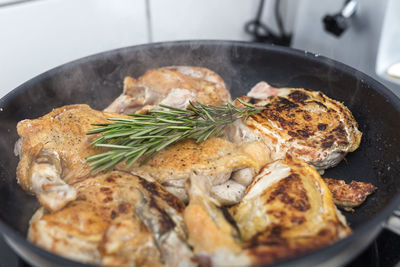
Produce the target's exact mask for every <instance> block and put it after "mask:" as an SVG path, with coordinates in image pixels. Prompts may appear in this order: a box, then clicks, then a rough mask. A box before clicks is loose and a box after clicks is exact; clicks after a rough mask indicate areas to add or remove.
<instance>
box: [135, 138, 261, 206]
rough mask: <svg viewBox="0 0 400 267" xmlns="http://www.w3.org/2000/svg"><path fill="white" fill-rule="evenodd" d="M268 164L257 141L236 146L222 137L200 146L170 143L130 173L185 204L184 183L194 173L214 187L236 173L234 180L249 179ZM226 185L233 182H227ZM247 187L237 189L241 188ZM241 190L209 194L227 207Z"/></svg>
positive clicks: (196, 144)
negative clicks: (171, 194) (205, 177)
mask: <svg viewBox="0 0 400 267" xmlns="http://www.w3.org/2000/svg"><path fill="white" fill-rule="evenodd" d="M268 161H269V153H268V151H266V150H265V149H264V146H263V145H262V144H261V143H259V142H249V143H245V144H242V145H236V144H233V143H231V142H229V141H227V140H224V139H222V138H216V137H212V138H209V139H207V140H206V141H204V142H201V143H196V142H195V140H193V139H187V140H183V141H181V142H179V143H176V144H173V145H171V146H169V147H167V148H165V149H163V150H161V151H160V152H158V153H157V154H156V155H154V156H153V157H152V158H151V159H150V160H149V161H148V162H146V163H145V164H143V165H140V163H135V164H133V165H132V166H131V167H130V168H129V171H130V172H132V173H133V174H135V175H138V176H140V177H143V178H145V179H147V180H149V181H154V180H155V181H158V182H159V183H161V184H163V185H164V186H166V188H167V189H168V190H170V191H171V192H173V193H174V194H176V195H177V196H178V197H179V198H181V199H182V200H184V201H185V202H186V201H187V194H186V191H185V188H184V184H185V181H186V180H187V179H188V178H189V176H190V173H192V172H193V171H196V172H197V173H198V174H199V175H204V176H207V177H208V178H209V179H210V181H211V184H212V185H213V186H218V185H223V184H224V183H226V182H228V180H229V179H230V177H231V175H232V172H235V171H238V172H239V173H238V174H235V175H234V177H235V178H236V179H237V180H239V181H242V180H246V181H247V180H251V179H252V177H254V175H255V174H256V173H258V171H259V170H260V169H261V168H262V167H263V166H264V165H265V164H266V163H267V162H268ZM246 170H247V171H246ZM239 177H240V178H242V179H239ZM246 177H247V178H246ZM228 183H235V182H234V181H232V180H229V182H228ZM247 185H248V184H243V185H240V184H238V185H237V186H242V187H243V189H244V186H247ZM243 189H242V190H241V191H239V190H236V187H234V186H232V188H229V186H228V187H224V186H222V188H220V187H217V188H215V189H213V191H212V193H213V197H215V198H217V199H218V200H220V201H221V202H222V204H224V205H229V204H234V203H237V202H238V201H239V200H240V198H241V194H242V193H243V192H244V190H243Z"/></svg>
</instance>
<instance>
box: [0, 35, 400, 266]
mask: <svg viewBox="0 0 400 267" xmlns="http://www.w3.org/2000/svg"><path fill="white" fill-rule="evenodd" d="M212 45H214V46H215V45H217V46H219V47H220V46H227V47H232V46H239V47H245V48H253V49H260V50H264V51H272V52H278V53H284V54H287V55H290V56H294V57H302V58H304V56H305V57H306V58H307V60H310V61H313V62H315V63H317V64H329V65H330V66H332V67H333V68H334V69H338V70H339V71H341V72H343V73H347V74H352V75H354V76H355V77H356V78H357V79H360V80H362V81H364V82H365V83H368V84H370V85H371V86H372V87H373V88H374V89H375V90H376V92H377V93H379V94H381V95H382V96H383V97H385V98H386V99H387V100H388V102H389V103H391V104H394V103H396V102H397V104H398V105H397V107H396V110H399V112H400V108H399V107H400V99H399V98H398V97H397V96H396V95H395V94H394V93H393V92H392V91H390V90H389V89H388V88H387V87H386V86H384V85H383V84H382V83H380V82H378V81H376V80H375V79H373V78H372V77H370V76H369V75H367V74H365V73H363V72H361V71H358V70H356V69H354V68H352V67H350V66H347V65H345V64H343V63H341V62H339V61H336V60H333V59H330V58H327V57H325V56H321V55H316V54H314V53H311V52H308V51H303V50H299V49H293V48H287V47H281V46H276V45H267V44H258V43H251V42H243V41H231V40H183V41H172V42H157V43H149V44H142V45H134V46H129V47H122V48H118V49H113V50H109V51H103V52H100V53H96V54H93V55H89V56H86V57H83V58H80V59H76V60H73V61H70V62H67V63H65V64H62V65H60V66H57V67H55V68H52V69H50V70H48V71H46V72H44V73H42V74H40V75H37V76H35V77H34V78H32V79H30V80H28V81H26V82H24V83H22V84H21V85H19V86H18V87H17V88H15V89H14V90H12V91H10V92H9V93H7V94H6V95H5V96H4V97H2V98H1V99H0V106H2V105H3V104H4V103H7V102H9V101H10V100H11V99H12V98H14V97H15V96H16V95H18V94H21V93H23V92H25V91H26V90H27V89H26V88H27V87H29V85H30V84H36V83H37V82H39V81H41V80H43V79H46V78H47V77H49V76H52V75H53V74H55V73H58V72H60V71H61V70H62V69H63V68H68V67H72V66H74V65H77V64H82V63H85V62H88V61H91V60H95V59H97V58H101V57H104V56H112V55H113V54H117V53H121V52H124V51H137V50H141V49H157V48H160V47H165V46H169V47H171V48H172V47H179V46H188V47H190V46H195V47H201V46H212ZM394 106H396V105H394ZM399 205H400V194H397V196H395V197H394V198H393V199H392V200H391V201H390V202H389V203H388V204H387V205H386V207H385V208H384V209H382V210H381V211H379V212H378V213H376V214H375V215H374V217H373V218H372V219H370V220H368V221H367V222H365V223H363V224H362V225H360V226H358V227H357V229H355V230H354V231H353V233H352V234H351V235H350V236H348V237H346V238H344V239H341V240H339V241H336V242H334V243H332V244H330V245H328V246H325V247H322V248H319V249H316V250H313V251H311V252H309V253H305V254H302V255H300V256H298V257H295V258H290V259H284V260H281V261H277V262H275V263H274V264H278V265H284V264H290V263H294V262H296V261H297V260H299V259H307V258H311V257H313V255H315V254H319V253H323V252H326V253H328V254H330V253H333V252H334V251H335V250H337V249H340V247H342V246H345V245H346V244H350V243H351V242H354V241H355V240H356V238H357V237H359V236H361V235H365V234H367V233H368V231H370V230H372V229H375V228H377V227H381V225H382V223H383V222H385V220H386V219H387V218H388V217H389V216H390V215H391V214H392V212H393V211H394V210H395V209H396V208H397V207H398V206H399ZM0 233H2V234H3V235H6V236H10V237H11V238H12V239H13V240H16V241H17V243H18V244H19V245H23V246H24V247H25V248H28V249H30V250H32V251H33V252H35V253H36V254H39V256H41V257H44V258H46V259H50V260H52V261H55V262H59V263H61V264H68V265H70V264H74V265H75V266H94V265H90V264H85V263H81V262H78V261H74V260H71V259H68V258H65V257H63V256H60V255H58V254H55V253H52V252H49V251H47V250H45V249H43V248H41V247H39V246H37V245H35V244H33V243H31V242H30V241H28V240H27V239H26V238H25V237H23V236H22V235H21V234H20V233H19V232H17V231H16V230H14V229H13V228H11V227H10V226H9V225H8V224H6V223H5V222H3V220H1V219H0ZM367 245H369V244H365V247H366V246H367Z"/></svg>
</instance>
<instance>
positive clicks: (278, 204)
mask: <svg viewBox="0 0 400 267" xmlns="http://www.w3.org/2000/svg"><path fill="white" fill-rule="evenodd" d="M230 212H231V214H232V216H233V218H234V219H235V221H236V223H237V226H238V228H239V230H240V233H241V236H242V238H243V241H244V244H243V248H244V249H245V251H246V253H247V255H248V256H249V257H250V258H251V259H252V260H251V261H252V263H253V264H268V263H272V262H274V261H276V260H278V259H283V258H290V257H294V256H297V255H299V254H302V253H305V252H309V251H312V250H315V249H317V248H319V247H321V246H325V245H327V244H329V243H332V242H334V241H336V240H339V239H341V238H344V237H345V236H347V235H348V234H350V232H351V230H350V228H349V227H348V226H347V224H346V221H345V218H344V217H343V216H342V215H341V214H340V212H339V211H338V210H337V209H336V207H335V205H334V202H333V199H332V195H331V193H330V192H329V189H328V187H327V186H326V184H325V183H324V182H323V180H322V179H321V177H320V175H319V174H318V172H317V171H316V170H315V169H314V168H313V167H311V166H310V165H308V164H306V163H305V162H303V161H301V160H298V159H295V158H294V157H291V156H290V155H287V157H286V158H285V159H282V160H277V161H274V162H272V163H269V164H268V165H266V166H265V167H264V168H263V169H262V170H261V172H260V174H259V175H258V176H256V177H255V178H254V180H253V181H252V183H251V184H250V186H249V187H248V188H247V189H246V192H245V195H244V197H243V199H242V200H241V202H240V203H239V204H237V205H235V206H233V207H232V208H230Z"/></svg>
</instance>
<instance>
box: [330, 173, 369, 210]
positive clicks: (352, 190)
mask: <svg viewBox="0 0 400 267" xmlns="http://www.w3.org/2000/svg"><path fill="white" fill-rule="evenodd" d="M324 182H325V183H326V184H327V186H328V188H329V190H330V191H331V193H332V196H333V200H334V201H335V204H336V205H337V206H338V207H339V208H341V209H343V210H345V211H351V212H354V209H353V208H355V207H358V206H360V205H361V204H362V203H363V202H364V201H365V200H366V199H367V196H369V195H370V194H372V193H374V192H375V191H376V187H375V186H374V185H373V184H370V183H364V182H357V181H351V183H349V184H346V182H345V181H344V180H337V179H332V178H324Z"/></svg>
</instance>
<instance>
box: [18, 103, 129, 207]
mask: <svg viewBox="0 0 400 267" xmlns="http://www.w3.org/2000/svg"><path fill="white" fill-rule="evenodd" d="M121 116H124V115H120V114H111V113H104V112H101V111H97V110H93V109H91V108H90V107H89V106H88V105H70V106H64V107H60V108H57V109H54V110H53V111H51V112H50V113H48V114H46V115H44V116H42V117H40V118H37V119H33V120H23V121H20V122H19V123H18V125H17V131H18V134H19V136H20V140H19V141H17V143H16V149H15V150H16V152H17V154H18V155H19V156H20V161H19V163H18V167H17V180H18V183H19V184H20V185H21V186H22V188H23V189H24V190H26V191H28V192H30V193H34V194H36V196H37V198H38V200H39V202H40V204H42V205H43V206H45V207H46V208H47V209H49V210H52V211H55V210H58V209H60V208H62V207H63V206H65V204H66V203H68V202H69V201H72V200H74V199H75V198H76V193H77V192H76V190H75V189H74V188H72V187H71V186H69V184H71V183H73V182H75V180H76V179H83V178H85V177H87V176H88V175H89V174H90V168H89V167H88V164H87V163H86V160H85V158H86V157H88V156H91V155H94V154H96V153H99V152H100V151H101V150H99V149H97V150H96V149H94V148H92V147H91V146H90V143H91V142H92V141H93V140H94V139H95V138H96V136H94V135H87V134H86V133H87V131H88V130H89V129H91V128H93V126H92V125H91V124H92V123H108V122H109V121H107V118H110V117H121Z"/></svg>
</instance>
